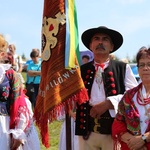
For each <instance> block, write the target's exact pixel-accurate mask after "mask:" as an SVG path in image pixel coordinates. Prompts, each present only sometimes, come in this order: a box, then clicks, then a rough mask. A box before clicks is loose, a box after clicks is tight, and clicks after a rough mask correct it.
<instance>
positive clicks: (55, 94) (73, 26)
mask: <svg viewBox="0 0 150 150" xmlns="http://www.w3.org/2000/svg"><path fill="white" fill-rule="evenodd" d="M73 18H74V19H73ZM77 36H78V33H77V19H76V9H75V5H74V0H71V1H70V0H66V1H65V0H57V1H56V0H44V10H43V24H42V66H41V72H42V73H41V82H40V88H39V94H38V97H37V101H36V107H35V111H34V116H35V119H36V124H37V125H38V127H39V129H40V132H41V136H42V143H43V144H44V145H45V146H46V147H49V142H48V141H49V135H48V122H49V123H51V122H52V121H53V120H56V119H57V117H58V116H59V115H60V113H61V112H62V110H65V112H66V113H67V112H68V111H69V110H70V109H72V107H73V106H74V104H75V102H78V103H79V104H81V103H83V102H85V101H87V100H88V94H87V90H86V89H85V87H84V84H83V81H82V79H81V75H80V68H79V64H78V61H77V55H76V53H77V51H78V48H79V45H78V38H77ZM65 60H66V61H65Z"/></svg>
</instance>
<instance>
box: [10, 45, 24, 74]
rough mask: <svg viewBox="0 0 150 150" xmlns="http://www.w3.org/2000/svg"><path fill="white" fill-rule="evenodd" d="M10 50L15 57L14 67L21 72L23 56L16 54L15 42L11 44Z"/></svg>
mask: <svg viewBox="0 0 150 150" xmlns="http://www.w3.org/2000/svg"><path fill="white" fill-rule="evenodd" d="M8 48H9V52H10V53H12V55H13V57H14V62H13V64H12V65H13V68H14V69H15V71H17V72H19V73H21V72H22V69H23V68H22V58H21V56H19V55H18V54H16V46H15V45H14V44H10V45H9V47H8Z"/></svg>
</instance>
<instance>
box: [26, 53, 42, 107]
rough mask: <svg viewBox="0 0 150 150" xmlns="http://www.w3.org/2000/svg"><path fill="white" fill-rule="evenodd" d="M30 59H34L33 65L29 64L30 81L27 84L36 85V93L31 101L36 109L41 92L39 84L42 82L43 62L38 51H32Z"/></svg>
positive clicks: (28, 74)
mask: <svg viewBox="0 0 150 150" xmlns="http://www.w3.org/2000/svg"><path fill="white" fill-rule="evenodd" d="M30 57H31V59H32V61H33V62H32V63H29V65H28V67H27V76H28V80H27V82H26V84H30V83H31V82H33V85H34V93H33V95H32V97H30V98H29V99H30V100H31V103H32V105H33V107H35V104H36V97H37V95H38V90H39V84H40V80H41V60H39V52H38V51H32V52H31V53H30Z"/></svg>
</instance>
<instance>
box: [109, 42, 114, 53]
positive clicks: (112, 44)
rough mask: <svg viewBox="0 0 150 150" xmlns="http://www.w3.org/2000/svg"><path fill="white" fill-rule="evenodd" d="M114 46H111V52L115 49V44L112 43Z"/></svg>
mask: <svg viewBox="0 0 150 150" xmlns="http://www.w3.org/2000/svg"><path fill="white" fill-rule="evenodd" d="M111 47H112V48H111V50H110V52H112V51H113V49H114V44H112V46H111Z"/></svg>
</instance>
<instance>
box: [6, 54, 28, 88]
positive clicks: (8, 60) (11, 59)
mask: <svg viewBox="0 0 150 150" xmlns="http://www.w3.org/2000/svg"><path fill="white" fill-rule="evenodd" d="M4 59H5V60H4V62H5V64H11V68H12V69H13V70H15V69H14V66H13V62H14V57H13V54H12V53H10V52H7V53H6V55H5V58H4ZM16 73H17V74H18V76H19V78H20V80H21V82H22V83H23V84H22V85H23V87H24V88H25V85H24V84H25V80H24V78H23V76H22V74H21V73H19V72H16Z"/></svg>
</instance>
